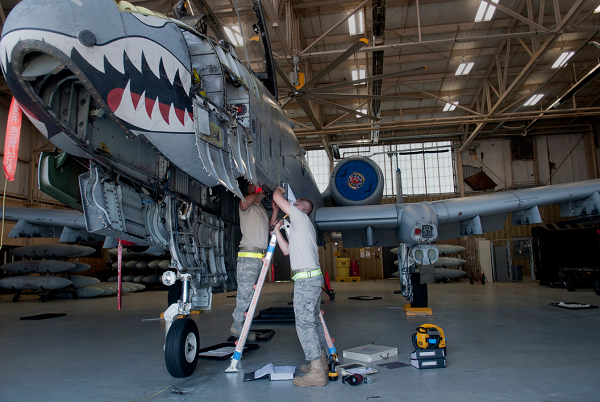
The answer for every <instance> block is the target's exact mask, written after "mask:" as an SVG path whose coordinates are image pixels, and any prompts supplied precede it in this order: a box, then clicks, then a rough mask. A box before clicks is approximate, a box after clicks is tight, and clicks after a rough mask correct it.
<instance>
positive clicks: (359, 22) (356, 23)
mask: <svg viewBox="0 0 600 402" xmlns="http://www.w3.org/2000/svg"><path fill="white" fill-rule="evenodd" d="M348 28H349V29H350V35H359V34H363V33H364V32H365V24H364V21H363V12H362V11H358V12H356V13H354V15H353V16H351V17H350V18H348Z"/></svg>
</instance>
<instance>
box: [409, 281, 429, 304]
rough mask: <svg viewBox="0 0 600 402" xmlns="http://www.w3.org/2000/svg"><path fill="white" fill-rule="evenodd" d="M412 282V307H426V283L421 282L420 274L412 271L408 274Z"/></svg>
mask: <svg viewBox="0 0 600 402" xmlns="http://www.w3.org/2000/svg"><path fill="white" fill-rule="evenodd" d="M410 280H411V281H412V284H413V301H412V303H411V306H412V307H427V285H426V284H421V274H418V273H414V274H412V275H411V276H410Z"/></svg>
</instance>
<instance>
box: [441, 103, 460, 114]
mask: <svg viewBox="0 0 600 402" xmlns="http://www.w3.org/2000/svg"><path fill="white" fill-rule="evenodd" d="M456 105H458V101H456V102H452V103H446V106H444V112H451V111H453V110H454V109H456Z"/></svg>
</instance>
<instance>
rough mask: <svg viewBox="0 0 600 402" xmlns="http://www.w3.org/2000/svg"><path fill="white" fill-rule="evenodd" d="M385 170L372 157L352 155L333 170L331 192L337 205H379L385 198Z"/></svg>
mask: <svg viewBox="0 0 600 402" xmlns="http://www.w3.org/2000/svg"><path fill="white" fill-rule="evenodd" d="M384 182H385V180H384V178H383V172H382V171H381V169H380V168H379V166H378V165H377V164H376V163H375V162H373V161H372V160H371V159H369V158H367V157H364V156H352V157H350V158H346V159H344V160H342V161H341V162H340V163H338V165H337V166H336V167H335V168H334V169H333V172H331V176H330V178H329V192H330V194H331V197H332V199H333V202H334V203H335V204H336V205H340V206H358V205H377V204H381V201H382V199H383V185H384Z"/></svg>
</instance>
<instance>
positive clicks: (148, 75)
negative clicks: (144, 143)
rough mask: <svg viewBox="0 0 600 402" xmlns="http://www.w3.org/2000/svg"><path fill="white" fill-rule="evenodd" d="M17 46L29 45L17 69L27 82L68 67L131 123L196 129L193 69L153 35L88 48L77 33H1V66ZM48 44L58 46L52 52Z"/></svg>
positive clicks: (168, 129) (141, 127)
mask: <svg viewBox="0 0 600 402" xmlns="http://www.w3.org/2000/svg"><path fill="white" fill-rule="evenodd" d="M15 46H17V47H18V48H19V49H28V50H26V51H27V52H28V53H29V54H27V55H26V56H25V57H26V59H27V60H29V62H28V63H26V65H25V66H24V67H23V71H21V74H22V75H23V78H24V80H25V81H30V82H31V81H34V80H36V77H34V76H33V75H34V74H36V73H37V74H38V77H42V76H45V75H47V74H49V73H51V74H57V72H59V71H61V70H63V71H62V72H63V74H64V70H67V69H69V70H71V71H72V72H73V73H74V74H76V75H77V76H78V78H79V81H82V78H81V77H82V75H83V76H85V77H87V79H88V83H87V84H83V85H84V86H87V87H88V88H89V87H90V83H91V84H92V85H93V90H95V91H96V92H97V93H98V94H99V95H100V96H101V97H102V99H104V100H105V102H106V104H107V105H108V108H110V110H111V111H112V112H113V113H114V115H115V116H116V117H117V118H119V119H120V120H122V121H123V122H125V123H126V124H127V125H128V126H130V128H133V129H138V130H147V131H155V132H156V131H162V132H173V133H175V132H177V133H182V132H193V131H194V124H193V113H192V110H191V108H192V98H191V96H190V87H191V74H190V72H189V70H188V69H187V68H186V67H185V66H184V65H183V64H182V63H181V62H180V61H179V60H178V59H177V58H176V57H175V56H173V55H172V54H171V53H170V52H169V51H168V50H166V49H165V48H163V47H162V46H160V45H159V44H158V43H156V42H154V41H152V40H148V39H146V38H140V37H128V38H121V39H118V40H115V41H112V42H110V43H107V44H104V45H97V46H91V47H88V46H85V45H83V44H82V43H81V42H80V41H79V40H78V39H77V38H73V37H69V36H65V35H60V34H56V33H52V32H46V31H38V30H20V31H13V32H10V33H8V34H7V35H5V37H4V38H3V40H2V45H1V47H0V62H1V63H2V66H3V68H4V69H5V70H6V68H7V67H8V64H9V63H11V59H12V57H14V55H13V49H14V48H15ZM36 48H37V49H36ZM52 48H54V49H56V50H57V51H54V52H52V51H51V49H52ZM32 49H33V50H32ZM48 49H50V50H48ZM36 52H40V53H44V54H45V55H46V57H35V56H33V57H32V55H31V53H36ZM61 53H62V54H61ZM49 56H51V57H54V58H55V59H56V62H55V64H52V63H48V58H49ZM67 57H70V60H67V59H66V58H67ZM36 64H37V65H36ZM13 65H14V64H13ZM27 74H30V76H27ZM74 78H75V77H74ZM83 81H85V80H83ZM31 86H32V88H33V89H34V92H36V93H37V94H38V95H39V96H40V97H41V98H42V99H43V96H42V94H41V93H40V91H39V90H36V89H35V88H36V87H37V85H33V83H32V85H31Z"/></svg>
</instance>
